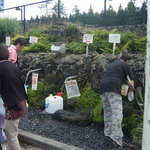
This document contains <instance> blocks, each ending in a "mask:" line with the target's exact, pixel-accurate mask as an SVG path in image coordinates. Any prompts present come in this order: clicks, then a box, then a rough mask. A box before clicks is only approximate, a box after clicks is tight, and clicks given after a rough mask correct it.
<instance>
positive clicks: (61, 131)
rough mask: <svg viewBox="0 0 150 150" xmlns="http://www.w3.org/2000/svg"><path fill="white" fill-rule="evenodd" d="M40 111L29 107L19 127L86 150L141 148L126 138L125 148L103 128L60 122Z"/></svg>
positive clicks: (130, 149)
mask: <svg viewBox="0 0 150 150" xmlns="http://www.w3.org/2000/svg"><path fill="white" fill-rule="evenodd" d="M39 112H40V111H38V110H35V109H33V108H29V111H28V113H27V114H26V115H25V116H24V117H22V118H21V120H20V125H19V128H20V129H22V130H24V131H28V132H31V133H34V134H38V135H41V136H44V137H47V138H50V139H54V140H56V141H59V142H62V143H65V144H69V145H74V146H77V147H80V148H83V149H85V150H140V149H141V148H140V146H139V145H136V144H134V143H132V142H131V141H130V140H129V138H127V137H126V138H124V146H123V148H120V147H119V148H118V146H117V145H116V144H115V143H114V142H112V141H111V140H110V139H109V138H108V137H105V136H104V134H103V128H98V127H95V126H94V125H90V126H87V127H82V126H76V125H72V124H69V123H66V122H59V121H57V120H54V119H53V118H52V115H41V114H40V113H39Z"/></svg>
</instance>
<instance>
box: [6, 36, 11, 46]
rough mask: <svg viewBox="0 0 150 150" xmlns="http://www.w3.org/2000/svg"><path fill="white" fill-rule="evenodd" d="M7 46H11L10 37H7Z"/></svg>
mask: <svg viewBox="0 0 150 150" xmlns="http://www.w3.org/2000/svg"><path fill="white" fill-rule="evenodd" d="M6 46H10V36H7V37H6Z"/></svg>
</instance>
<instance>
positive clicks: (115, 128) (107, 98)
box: [100, 52, 134, 146]
mask: <svg viewBox="0 0 150 150" xmlns="http://www.w3.org/2000/svg"><path fill="white" fill-rule="evenodd" d="M128 61H129V55H128V54H127V52H123V53H122V55H121V57H120V59H119V60H117V61H115V62H112V63H111V64H110V65H109V66H108V68H107V70H106V72H105V74H104V76H103V78H102V80H101V82H100V95H101V99H102V101H103V109H104V134H105V136H109V137H110V138H111V139H112V140H113V141H115V142H116V143H117V144H118V145H120V146H122V138H123V132H122V127H121V124H122V119H123V108H122V97H121V87H122V85H123V83H124V82H125V81H127V84H128V85H129V87H130V89H131V90H132V89H133V88H134V81H133V72H132V69H131V68H130V66H129V65H128ZM127 76H129V78H130V80H128V79H127Z"/></svg>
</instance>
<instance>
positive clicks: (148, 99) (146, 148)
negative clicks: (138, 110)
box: [142, 0, 150, 150]
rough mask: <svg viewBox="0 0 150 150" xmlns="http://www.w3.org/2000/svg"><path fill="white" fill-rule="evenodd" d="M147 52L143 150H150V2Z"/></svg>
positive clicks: (149, 6)
mask: <svg viewBox="0 0 150 150" xmlns="http://www.w3.org/2000/svg"><path fill="white" fill-rule="evenodd" d="M147 10H148V12H147V14H148V16H147V19H148V20H147V50H146V64H145V78H146V81H145V98H144V122H143V139H142V150H150V144H149V142H150V26H149V25H150V0H148V4H147Z"/></svg>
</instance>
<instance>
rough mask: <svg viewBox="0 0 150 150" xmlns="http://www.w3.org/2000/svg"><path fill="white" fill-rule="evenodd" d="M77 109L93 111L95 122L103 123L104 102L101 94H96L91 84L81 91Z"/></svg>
mask: <svg viewBox="0 0 150 150" xmlns="http://www.w3.org/2000/svg"><path fill="white" fill-rule="evenodd" d="M77 108H82V109H84V110H87V109H92V110H93V121H94V122H98V123H100V122H102V121H103V114H102V101H101V98H100V95H99V93H97V92H95V91H94V90H93V89H92V87H91V85H90V84H86V85H85V86H84V87H83V89H82V90H81V96H80V97H79V98H78V101H77Z"/></svg>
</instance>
